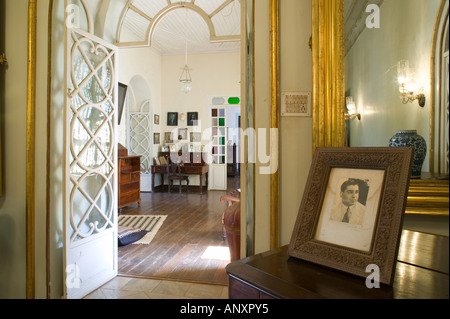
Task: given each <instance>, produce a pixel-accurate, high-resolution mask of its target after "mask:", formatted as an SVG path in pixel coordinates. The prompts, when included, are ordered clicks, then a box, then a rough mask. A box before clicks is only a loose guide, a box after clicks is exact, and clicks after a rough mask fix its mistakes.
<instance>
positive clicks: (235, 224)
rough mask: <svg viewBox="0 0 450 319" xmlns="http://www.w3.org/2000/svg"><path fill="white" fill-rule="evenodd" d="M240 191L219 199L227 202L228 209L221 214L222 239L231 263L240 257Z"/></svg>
mask: <svg viewBox="0 0 450 319" xmlns="http://www.w3.org/2000/svg"><path fill="white" fill-rule="evenodd" d="M240 193H241V192H240V190H236V191H233V192H231V193H229V194H228V195H226V196H222V197H221V198H220V201H221V202H225V201H227V202H228V207H227V208H226V209H225V211H224V212H223V214H222V225H223V226H222V227H223V239H224V240H225V239H226V240H227V242H228V247H229V249H230V258H231V261H232V262H233V261H236V260H238V259H240V255H241V249H240V247H241V204H240V201H241V199H240Z"/></svg>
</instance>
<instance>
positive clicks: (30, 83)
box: [26, 0, 37, 299]
mask: <svg viewBox="0 0 450 319" xmlns="http://www.w3.org/2000/svg"><path fill="white" fill-rule="evenodd" d="M36 34H37V0H29V1H28V49H27V56H28V65H27V146H26V157H27V164H26V182H27V185H26V229H27V237H26V247H27V250H26V265H27V266H26V267H27V275H26V297H27V299H34V298H35V290H36V287H35V281H36V280H35V277H36V273H35V259H36V257H35V215H36V214H35V177H36V173H35V164H36V152H35V150H36V141H35V136H36V134H35V132H36V45H37V43H36Z"/></svg>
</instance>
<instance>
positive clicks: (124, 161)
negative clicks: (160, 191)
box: [118, 156, 141, 210]
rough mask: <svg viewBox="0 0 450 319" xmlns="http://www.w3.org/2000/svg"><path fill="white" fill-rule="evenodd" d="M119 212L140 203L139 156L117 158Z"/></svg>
mask: <svg viewBox="0 0 450 319" xmlns="http://www.w3.org/2000/svg"><path fill="white" fill-rule="evenodd" d="M118 197H119V210H120V209H122V208H124V207H126V206H129V205H132V204H135V203H137V204H138V205H139V206H140V203H141V156H119V196H118Z"/></svg>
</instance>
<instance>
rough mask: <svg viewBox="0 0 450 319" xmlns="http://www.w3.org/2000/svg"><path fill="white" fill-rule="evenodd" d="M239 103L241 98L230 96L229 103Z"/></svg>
mask: <svg viewBox="0 0 450 319" xmlns="http://www.w3.org/2000/svg"><path fill="white" fill-rule="evenodd" d="M239 103H241V99H240V98H238V97H230V98H229V99H228V104H233V105H236V104H239Z"/></svg>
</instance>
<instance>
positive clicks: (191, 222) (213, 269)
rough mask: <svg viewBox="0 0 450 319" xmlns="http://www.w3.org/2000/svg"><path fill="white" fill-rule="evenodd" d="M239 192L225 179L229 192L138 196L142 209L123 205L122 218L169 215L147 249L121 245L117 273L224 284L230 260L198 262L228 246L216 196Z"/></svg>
mask: <svg viewBox="0 0 450 319" xmlns="http://www.w3.org/2000/svg"><path fill="white" fill-rule="evenodd" d="M236 188H239V179H238V178H229V179H228V191H226V192H225V191H209V192H205V194H203V195H201V194H199V193H198V192H195V191H190V192H189V193H181V194H179V193H178V192H175V193H171V194H169V193H167V192H166V193H141V200H142V202H141V205H140V207H138V206H137V205H131V206H128V207H125V208H124V209H123V210H122V211H121V212H120V214H121V215H125V214H127V215H167V219H166V220H165V222H164V224H163V225H162V226H161V228H160V230H159V231H158V233H157V234H156V236H155V238H154V239H153V241H152V242H151V243H150V245H128V246H125V247H119V274H120V275H123V276H136V277H144V278H145V277H148V278H161V279H171V280H181V281H192V282H205V283H213V284H220V285H226V284H227V276H226V273H225V266H226V265H227V264H228V263H229V260H226V261H224V260H218V259H202V258H201V256H202V255H203V254H204V252H205V251H206V249H207V248H208V247H210V246H214V247H216V246H217V247H228V245H227V242H226V240H224V238H223V234H222V213H223V211H224V210H225V209H226V204H225V203H221V202H220V197H221V196H223V195H226V194H227V193H228V192H229V191H231V190H234V189H236Z"/></svg>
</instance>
